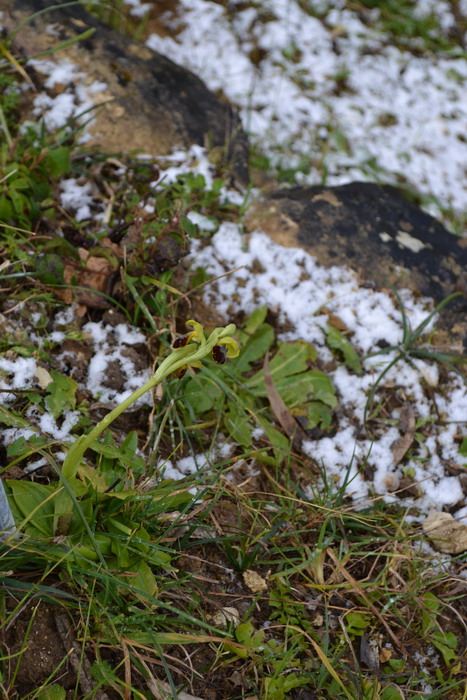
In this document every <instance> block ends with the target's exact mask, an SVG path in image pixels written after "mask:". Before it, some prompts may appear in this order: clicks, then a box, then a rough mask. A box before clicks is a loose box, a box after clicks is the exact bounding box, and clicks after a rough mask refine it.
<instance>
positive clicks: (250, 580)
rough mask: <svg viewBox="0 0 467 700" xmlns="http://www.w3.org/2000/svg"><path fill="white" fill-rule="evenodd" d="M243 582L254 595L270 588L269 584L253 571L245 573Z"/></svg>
mask: <svg viewBox="0 0 467 700" xmlns="http://www.w3.org/2000/svg"><path fill="white" fill-rule="evenodd" d="M243 581H244V583H245V586H246V587H247V588H249V589H250V591H251V592H252V593H261V591H266V590H267V588H268V584H267V582H266V581H265V580H264V578H262V577H261V576H260V575H259V574H257V573H256V571H253V570H252V569H246V571H244V572H243Z"/></svg>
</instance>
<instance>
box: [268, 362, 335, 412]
mask: <svg viewBox="0 0 467 700" xmlns="http://www.w3.org/2000/svg"><path fill="white" fill-rule="evenodd" d="M276 389H277V391H278V392H279V394H280V395H281V397H282V399H283V400H284V402H285V404H286V406H287V407H289V408H293V407H294V406H298V405H302V404H304V403H306V402H307V401H310V400H313V401H322V402H323V403H325V404H327V405H328V406H330V407H331V408H335V407H336V406H337V397H336V391H335V388H334V385H333V383H332V381H331V379H330V378H329V377H328V375H327V374H324V372H321V371H320V370H319V369H310V370H309V371H308V372H305V373H304V374H298V375H294V376H293V377H286V378H285V379H282V380H281V381H278V382H277V383H276Z"/></svg>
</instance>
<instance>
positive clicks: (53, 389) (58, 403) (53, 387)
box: [45, 369, 78, 418]
mask: <svg viewBox="0 0 467 700" xmlns="http://www.w3.org/2000/svg"><path fill="white" fill-rule="evenodd" d="M50 376H51V377H52V379H53V382H51V383H50V384H49V385H48V386H47V392H48V394H49V395H48V396H47V397H46V399H45V404H46V406H47V408H48V409H49V411H50V412H51V414H52V415H53V417H54V418H58V416H60V415H61V414H62V413H64V412H65V411H69V410H73V409H74V408H75V406H76V391H77V389H78V384H77V383H76V382H75V380H74V379H72V378H71V377H66V376H65V375H64V374H60V372H56V371H55V370H54V369H51V370H50Z"/></svg>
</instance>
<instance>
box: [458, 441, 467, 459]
mask: <svg viewBox="0 0 467 700" xmlns="http://www.w3.org/2000/svg"><path fill="white" fill-rule="evenodd" d="M459 454H460V455H462V457H467V438H463V440H462V442H461V444H460V447H459Z"/></svg>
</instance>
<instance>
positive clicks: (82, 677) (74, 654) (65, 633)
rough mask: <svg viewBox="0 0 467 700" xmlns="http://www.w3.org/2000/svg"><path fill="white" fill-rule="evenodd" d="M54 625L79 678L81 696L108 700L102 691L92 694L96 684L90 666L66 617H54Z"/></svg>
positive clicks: (60, 615) (59, 615)
mask: <svg viewBox="0 0 467 700" xmlns="http://www.w3.org/2000/svg"><path fill="white" fill-rule="evenodd" d="M55 624H56V626H57V630H58V633H59V635H60V638H61V640H62V643H63V646H64V648H65V651H66V652H67V654H68V655H69V661H70V664H71V665H72V667H73V670H74V672H75V673H76V674H77V676H78V677H79V687H80V688H81V692H82V693H83V695H87V694H88V693H89V694H92V693H94V694H93V697H95V698H96V700H109V696H108V695H107V693H105V692H104V691H102V690H98V691H96V692H94V690H95V685H96V684H95V682H94V681H93V679H92V676H91V664H90V663H89V659H88V658H87V656H86V654H83V653H82V649H81V647H80V645H79V644H78V642H77V641H76V640H75V639H74V633H73V628H72V626H71V623H70V621H69V620H68V618H67V616H66V615H64V614H58V615H55Z"/></svg>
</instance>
